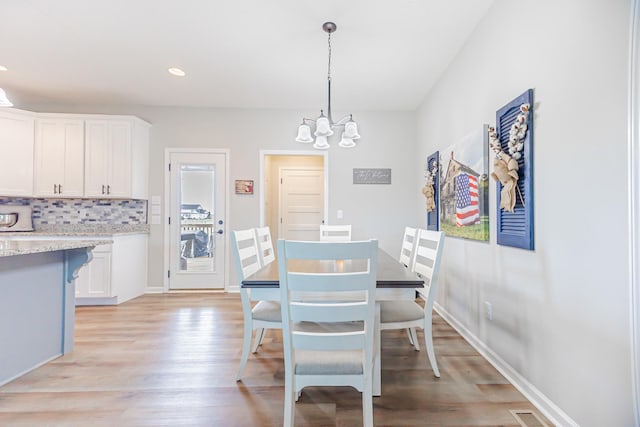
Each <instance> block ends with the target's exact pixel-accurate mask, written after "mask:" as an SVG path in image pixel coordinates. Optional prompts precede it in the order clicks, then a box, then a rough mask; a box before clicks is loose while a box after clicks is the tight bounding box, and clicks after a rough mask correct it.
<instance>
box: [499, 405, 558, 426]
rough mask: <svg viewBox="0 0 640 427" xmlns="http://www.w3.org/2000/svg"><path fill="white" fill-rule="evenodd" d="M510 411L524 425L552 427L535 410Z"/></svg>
mask: <svg viewBox="0 0 640 427" xmlns="http://www.w3.org/2000/svg"><path fill="white" fill-rule="evenodd" d="M509 412H511V415H513V417H514V418H515V419H516V420H517V421H518V423H520V425H521V426H522V427H550V426H549V424H547V423H545V422H544V421H542V420H541V419H540V417H539V416H538V415H537V414H536V413H535V412H533V411H530V410H528V409H523V410H517V409H512V410H510V411H509Z"/></svg>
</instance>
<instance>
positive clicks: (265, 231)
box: [256, 226, 276, 267]
mask: <svg viewBox="0 0 640 427" xmlns="http://www.w3.org/2000/svg"><path fill="white" fill-rule="evenodd" d="M256 239H258V251H259V252H260V264H262V266H263V267H264V266H265V265H267V264H270V263H272V262H273V261H274V260H275V259H276V255H275V253H274V251H273V242H272V240H271V230H269V227H268V226H266V227H258V228H256Z"/></svg>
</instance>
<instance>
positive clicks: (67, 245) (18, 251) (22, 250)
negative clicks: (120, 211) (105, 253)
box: [0, 239, 113, 258]
mask: <svg viewBox="0 0 640 427" xmlns="http://www.w3.org/2000/svg"><path fill="white" fill-rule="evenodd" d="M109 243H113V241H112V240H13V239H11V240H8V239H0V258H2V257H9V256H15V255H28V254H36V253H41V252H54V251H63V250H67V249H78V248H90V247H95V246H97V245H106V244H109Z"/></svg>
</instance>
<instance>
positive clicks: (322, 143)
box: [296, 22, 360, 150]
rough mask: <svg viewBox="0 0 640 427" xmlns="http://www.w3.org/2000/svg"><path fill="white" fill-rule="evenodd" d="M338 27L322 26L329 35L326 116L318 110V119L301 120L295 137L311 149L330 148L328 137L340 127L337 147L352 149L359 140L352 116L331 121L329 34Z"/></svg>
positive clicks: (328, 24)
mask: <svg viewBox="0 0 640 427" xmlns="http://www.w3.org/2000/svg"><path fill="white" fill-rule="evenodd" d="M337 28H338V27H337V26H336V24H334V23H333V22H325V23H324V24H323V25H322V29H323V30H324V31H325V32H326V33H327V34H329V37H328V45H329V66H328V72H327V89H328V104H327V115H326V116H325V115H324V110H320V117H318V118H317V119H309V118H306V117H305V118H303V119H302V123H301V124H300V126H299V127H298V136H297V137H296V141H298V142H301V143H303V144H310V143H312V142H313V148H316V149H318V150H326V149H328V148H331V146H330V145H329V141H328V137H330V136H331V135H333V134H334V131H333V129H334V128H338V127H342V128H343V129H344V130H343V132H342V138H341V140H340V142H339V143H338V145H339V146H340V147H343V148H353V147H355V146H356V143H355V140H356V139H359V138H360V134H359V133H358V124H357V123H356V122H355V121H353V115H352V114H349V115H348V116H345V117H343V118H341V119H340V120H338V121H337V122H334V121H333V118H332V117H331V34H332V33H334V32H335V31H336V29H337ZM308 123H315V127H316V130H315V131H314V132H313V136H315V140H314V138H313V136H311V126H309V124H308Z"/></svg>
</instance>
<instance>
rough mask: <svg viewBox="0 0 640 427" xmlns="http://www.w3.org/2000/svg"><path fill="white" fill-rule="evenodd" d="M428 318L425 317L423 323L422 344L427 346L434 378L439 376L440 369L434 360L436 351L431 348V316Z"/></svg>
mask: <svg viewBox="0 0 640 427" xmlns="http://www.w3.org/2000/svg"><path fill="white" fill-rule="evenodd" d="M428 317H429V318H428V319H427V318H425V325H424V344H425V346H426V347H427V354H428V355H429V363H430V364H431V368H432V369H433V375H435V377H436V378H440V370H439V369H438V361H437V360H436V352H435V350H434V349H433V336H432V332H431V327H432V326H431V316H428Z"/></svg>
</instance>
